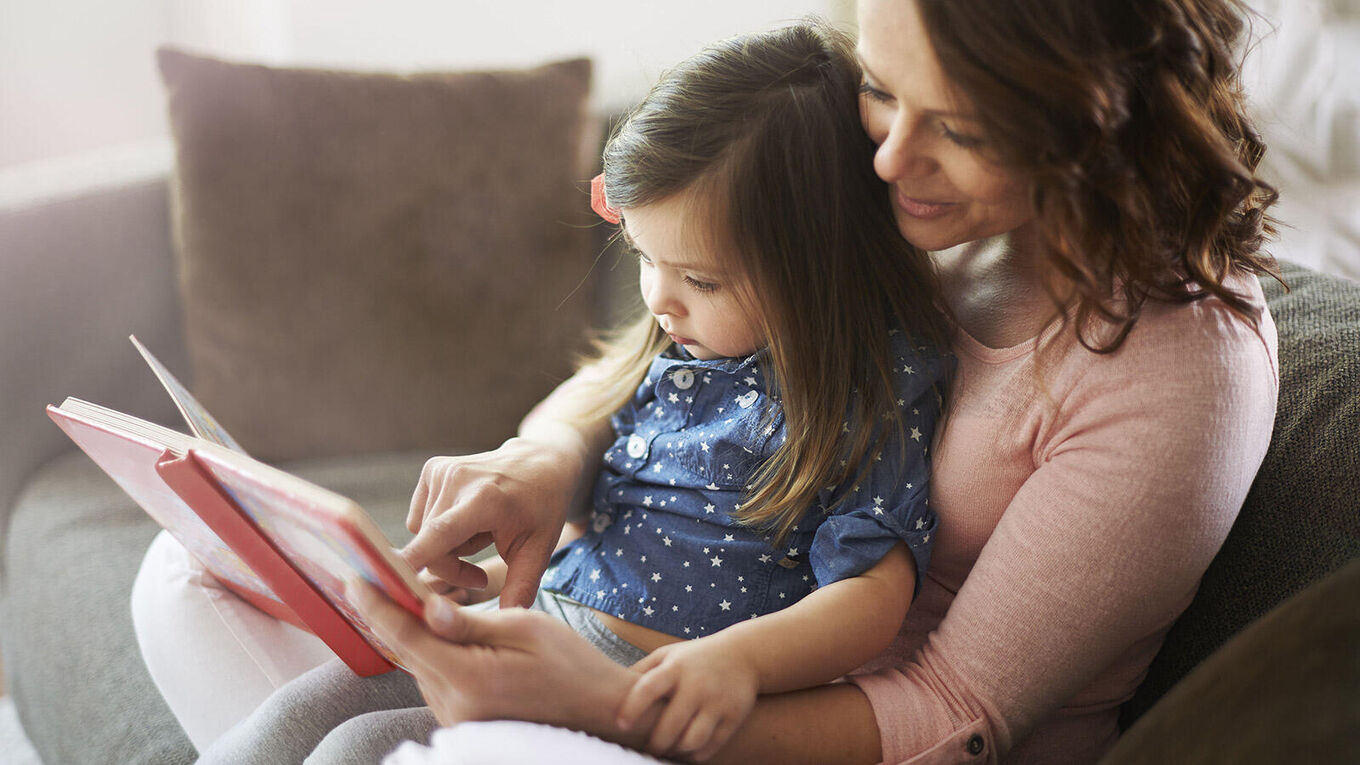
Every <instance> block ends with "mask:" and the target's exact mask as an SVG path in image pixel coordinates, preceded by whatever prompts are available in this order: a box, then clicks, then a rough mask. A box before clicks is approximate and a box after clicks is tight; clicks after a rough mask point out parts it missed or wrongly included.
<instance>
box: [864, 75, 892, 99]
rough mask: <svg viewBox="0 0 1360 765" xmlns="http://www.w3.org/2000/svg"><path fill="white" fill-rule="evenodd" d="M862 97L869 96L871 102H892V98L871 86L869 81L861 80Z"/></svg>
mask: <svg viewBox="0 0 1360 765" xmlns="http://www.w3.org/2000/svg"><path fill="white" fill-rule="evenodd" d="M859 92H860V95H864V96H868V97H869V99H870V100H872V101H877V102H879V103H883V104H886V103H888V102H889V101H892V96H891V95H888V94H887V93H886V92H884V91H882V90H879V89H878V88H876V87H874V86H873V85H870V84H869V81H868V80H861V81H860V83H859Z"/></svg>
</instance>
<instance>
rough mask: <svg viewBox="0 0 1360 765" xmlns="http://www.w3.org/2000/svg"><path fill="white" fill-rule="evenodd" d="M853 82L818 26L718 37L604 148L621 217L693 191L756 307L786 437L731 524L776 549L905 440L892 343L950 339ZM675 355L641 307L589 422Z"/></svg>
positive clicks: (614, 344) (602, 355)
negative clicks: (765, 536)
mask: <svg viewBox="0 0 1360 765" xmlns="http://www.w3.org/2000/svg"><path fill="white" fill-rule="evenodd" d="M859 77H860V73H859V69H858V66H857V64H856V63H855V59H854V55H853V47H852V44H851V42H850V40H849V39H848V38H847V37H846V36H844V35H843V34H841V33H839V32H837V31H835V30H834V29H832V28H830V27H829V26H827V25H825V24H823V23H820V22H817V21H813V20H805V21H803V22H800V23H797V24H794V25H791V26H787V27H783V28H780V29H776V30H772V31H769V32H763V33H758V34H751V35H745V36H742V37H736V38H733V39H729V40H725V41H723V42H720V43H717V44H715V45H713V46H711V47H709V48H707V49H706V50H704V51H703V52H701V53H700V54H698V55H696V56H694V57H693V58H691V59H689V60H687V61H685V62H684V63H682V64H680V65H679V66H677V67H676V68H674V69H672V70H671V71H669V72H668V73H666V74H665V75H664V76H663V77H662V78H661V81H660V82H659V83H657V85H656V86H655V87H654V88H653V89H652V91H651V92H650V94H649V95H648V96H647V98H646V99H645V100H644V101H643V102H642V103H641V104H640V105H639V106H638V107H637V108H636V109H634V110H633V111H632V113H631V114H629V115H628V117H627V118H626V119H625V120H624V121H623V122H622V123H621V124H620V125H619V126H618V128H617V129H616V131H615V132H614V134H613V135H612V137H611V138H610V140H609V142H608V144H607V145H606V148H605V151H604V174H605V182H606V186H607V195H608V199H609V203H610V205H611V206H614V207H618V208H622V209H623V216H624V219H625V220H626V219H627V215H628V209H629V208H632V207H638V206H641V205H646V204H649V203H653V202H658V201H661V200H663V199H666V198H668V197H671V196H673V195H675V194H678V193H681V192H685V191H694V192H697V193H695V194H693V195H692V198H694V199H699V200H701V203H700V206H701V207H703V208H704V209H697V210H695V211H694V220H695V221H702V222H704V223H706V224H709V225H710V227H711V231H710V232H709V236H708V241H710V242H712V243H713V244H714V245H715V247H717V248H719V249H718V250H717V251H719V252H721V253H723V255H724V256H728V255H730V257H731V258H732V265H733V266H734V267H733V268H731V271H732V272H733V273H736V274H741V275H744V276H746V277H747V281H748V283H749V287H750V292H751V294H753V295H754V296H756V297H755V299H756V300H758V302H759V304H760V305H759V309H760V310H759V312H758V315H760V316H762V317H763V320H764V324H765V335H766V337H767V338H768V352H769V357H770V363H771V365H772V366H773V370H772V371H773V377H774V379H773V381H769V382H767V386H769V385H771V384H772V387H774V388H777V395H778V397H779V399H780V401H781V403H782V406H783V414H784V422H785V427H786V438H785V440H784V442H783V444H782V445H781V446H780V447H779V448H778V449H777V450H776V452H775V454H774V455H773V457H772V458H771V459H770V460H768V461H767V462H766V463H765V465H764V466H763V467H762V469H761V470H760V472H759V473H758V474H757V478H756V481H755V485H754V487H753V488H752V489H751V491H750V493H749V494H748V496H747V497H745V498H744V500H743V502H742V510H741V512H740V514H739V516H738V517H739V518H740V519H741V520H742V521H743V522H744V523H747V524H750V525H755V526H760V527H763V528H766V529H769V530H770V531H771V532H772V533H773V534H774V535H775V537H776V538H777V539H779V540H781V541H782V539H783V538H784V537H785V536H786V535H787V533H788V531H789V530H790V529H791V528H792V527H793V526H794V525H796V524H797V523H798V520H799V518H801V517H802V515H803V514H804V512H805V511H806V510H807V509H808V508H809V507H812V506H813V504H814V503H815V500H816V495H817V493H818V491H820V490H823V489H825V488H826V487H827V486H834V485H838V484H842V483H844V482H846V480H847V479H848V478H850V477H853V476H854V475H856V474H857V473H858V471H859V470H860V468H861V466H862V465H864V464H865V463H867V462H869V457H870V456H872V455H873V454H874V453H876V451H877V450H878V449H880V448H881V445H882V443H883V440H884V439H885V438H886V437H887V435H888V434H889V430H888V428H889V427H892V426H893V425H894V424H895V425H896V427H898V428H900V422H895V421H894V418H896V417H897V413H898V407H897V406H896V405H895V399H896V396H895V394H894V389H893V383H892V369H893V366H894V362H895V359H894V357H893V354H892V352H891V350H890V346H889V342H890V341H889V332H890V331H891V330H894V329H898V330H901V331H904V332H906V333H907V334H908V337H909V339H910V341H911V342H912V343H913V344H915V345H920V346H923V347H924V346H929V347H931V348H942V347H943V343H944V338H945V336H946V334H945V331H944V325H943V318H942V315H941V314H940V312H939V310H938V309H937V307H936V298H937V294H938V293H937V288H936V282H935V277H934V274H933V271H932V268H931V266H930V264H929V261H928V260H927V258H926V255H925V254H924V253H923V252H921V251H919V250H917V249H915V248H913V247H912V246H910V245H909V244H907V242H906V241H905V240H904V239H903V238H902V236H901V234H899V233H898V230H897V226H896V223H895V222H894V219H893V214H892V209H891V207H890V202H889V195H888V192H887V187H886V186H885V185H884V183H883V182H882V181H881V180H879V179H878V178H877V177H876V176H875V175H874V173H873V153H874V145H873V143H872V142H871V141H870V140H869V138H868V136H867V135H866V134H865V132H864V130H863V128H862V127H861V125H860V122H859V119H858V117H857V114H858V95H857V91H858V85H859ZM668 342H669V341H668V339H667V338H666V336H665V335H664V334H663V333H662V332H661V331H660V329H659V327H658V326H657V322H656V320H655V319H654V318H653V317H652V316H651V315H649V314H646V313H645V312H644V313H643V314H641V315H640V316H639V317H638V318H637V321H636V322H634V323H633V324H632V325H630V326H628V327H626V328H624V329H623V330H621V331H620V332H618V333H616V334H614V335H613V336H611V337H609V338H607V339H606V340H605V341H603V342H602V343H601V344H600V345H599V346H598V355H597V356H596V357H594V358H593V359H590V360H589V362H588V363H590V364H592V365H594V366H593V369H594V371H596V372H597V373H598V375H599V376H598V377H597V378H596V379H598V380H600V381H601V382H600V384H599V385H598V386H596V390H595V395H594V399H593V401H592V402H591V403H592V404H593V406H592V411H591V412H590V413H589V414H587V415H586V418H594V417H599V416H601V415H602V414H604V413H606V412H613V411H614V410H616V409H617V408H618V407H620V406H621V405H623V403H624V402H626V401H627V400H628V398H629V397H630V396H632V395H633V394H634V392H635V391H636V389H637V386H638V383H639V382H640V381H641V379H642V377H643V375H644V373H645V371H646V370H647V367H648V365H649V363H650V361H651V359H652V358H653V357H654V356H656V354H657V353H659V352H661V351H662V350H663V349H664V348H665V347H666V346H667V344H668ZM766 377H767V378H768V377H769V375H766ZM767 392H776V391H773V390H768V391H767ZM847 416H848V429H847ZM885 421H886V425H885Z"/></svg>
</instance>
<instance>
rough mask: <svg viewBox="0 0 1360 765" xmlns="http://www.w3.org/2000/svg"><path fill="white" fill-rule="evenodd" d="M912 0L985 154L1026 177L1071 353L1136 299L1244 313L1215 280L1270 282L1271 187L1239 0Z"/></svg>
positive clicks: (1103, 331)
mask: <svg viewBox="0 0 1360 765" xmlns="http://www.w3.org/2000/svg"><path fill="white" fill-rule="evenodd" d="M904 1H905V0H904ZM914 1H915V2H917V4H918V7H919V8H920V10H921V15H922V19H923V21H924V23H925V26H926V29H927V33H928V35H929V36H930V39H931V42H932V44H933V45H934V48H935V52H936V55H937V56H938V57H939V60H940V64H941V67H942V68H943V70H944V71H945V72H946V74H947V76H948V77H949V78H950V79H951V81H952V82H953V83H954V84H955V85H956V86H957V87H958V88H959V89H960V91H961V92H962V93H963V94H964V95H965V96H966V97H967V99H968V100H969V102H970V105H971V106H972V108H973V110H974V112H975V114H976V115H977V116H978V118H979V120H980V121H981V123H982V128H983V132H984V134H985V135H986V137H987V144H988V148H989V150H991V151H993V152H995V153H996V157H995V158H996V160H997V161H999V162H1000V163H1002V164H1003V165H1005V166H1007V167H1009V168H1012V169H1014V170H1015V171H1016V172H1018V173H1020V174H1022V175H1024V176H1027V177H1029V178H1031V179H1032V180H1033V197H1032V203H1033V205H1034V209H1035V212H1036V216H1037V220H1036V223H1037V230H1038V232H1039V235H1040V237H1041V247H1042V250H1043V252H1042V256H1043V258H1044V262H1045V264H1046V267H1047V271H1048V277H1049V278H1048V280H1047V283H1048V284H1047V286H1048V289H1049V293H1050V297H1051V298H1052V299H1053V301H1054V303H1055V304H1056V305H1057V306H1058V307H1059V308H1060V309H1064V310H1066V309H1072V313H1071V315H1070V321H1071V322H1072V324H1073V325H1074V326H1075V327H1076V330H1077V337H1078V339H1079V340H1080V341H1081V343H1082V344H1083V345H1084V346H1086V347H1087V348H1089V349H1091V350H1094V351H1097V352H1101V353H1107V352H1112V351H1114V350H1116V349H1118V348H1119V346H1120V345H1121V344H1122V343H1123V341H1124V338H1125V337H1127V335H1128V333H1129V331H1130V330H1131V329H1132V328H1133V325H1134V324H1135V323H1136V322H1137V320H1138V316H1139V314H1140V312H1141V310H1142V307H1143V305H1144V304H1145V302H1146V301H1147V300H1149V299H1153V300H1160V301H1170V302H1190V301H1194V300H1198V299H1201V298H1203V297H1205V296H1209V295H1212V296H1214V297H1216V298H1219V299H1220V300H1222V301H1223V302H1224V303H1226V304H1227V305H1228V306H1229V307H1231V308H1232V309H1233V310H1234V311H1236V312H1238V313H1239V314H1241V315H1243V316H1244V317H1246V318H1247V319H1248V320H1249V321H1251V322H1253V323H1255V322H1256V320H1257V318H1258V317H1257V316H1256V315H1255V313H1254V312H1253V311H1252V309H1251V306H1250V304H1249V303H1248V301H1247V300H1246V299H1245V298H1244V297H1243V296H1241V295H1238V294H1235V293H1234V292H1233V291H1232V290H1231V289H1230V288H1229V287H1227V286H1225V284H1224V282H1225V280H1226V279H1227V278H1228V277H1229V276H1231V275H1234V274H1240V273H1254V274H1270V275H1272V276H1275V277H1276V278H1279V277H1278V273H1277V272H1276V270H1275V264H1274V260H1273V259H1272V258H1270V257H1269V256H1268V255H1266V254H1265V253H1263V252H1261V251H1260V250H1261V246H1262V244H1263V243H1264V241H1265V238H1266V237H1267V236H1269V235H1271V234H1273V233H1274V227H1273V222H1272V219H1271V218H1270V217H1269V216H1268V215H1267V213H1266V210H1267V208H1269V207H1270V205H1271V204H1272V203H1274V201H1275V199H1276V196H1277V194H1276V192H1275V190H1274V189H1273V188H1272V187H1270V186H1269V185H1267V184H1266V183H1264V182H1262V181H1261V180H1260V179H1259V178H1257V177H1256V175H1255V171H1256V168H1257V165H1258V164H1259V163H1260V161H1261V157H1262V156H1263V155H1264V153H1265V148H1266V147H1265V144H1264V143H1263V142H1262V141H1261V138H1260V136H1259V135H1258V134H1257V133H1256V131H1255V129H1254V128H1253V126H1252V124H1251V121H1250V120H1249V119H1248V117H1247V115H1246V109H1245V100H1244V97H1243V91H1242V86H1241V82H1240V78H1239V66H1238V59H1237V56H1239V55H1242V53H1243V50H1242V47H1241V42H1242V40H1241V38H1242V36H1243V32H1244V30H1245V29H1246V24H1245V20H1246V19H1247V18H1248V15H1247V14H1248V13H1249V10H1248V9H1247V8H1246V6H1245V5H1244V4H1243V3H1241V2H1238V0H1109V1H1104V2H1098V1H1096V0H914ZM1060 313H1063V312H1062V311H1060ZM1093 319H1094V320H1097V321H1094V322H1093V321H1092V320H1093ZM1064 320H1067V319H1064ZM1093 327H1094V328H1097V329H1098V330H1099V331H1097V332H1096V335H1097V336H1098V337H1099V338H1100V339H1096V338H1095V337H1093V335H1092V334H1091V331H1092V328H1093Z"/></svg>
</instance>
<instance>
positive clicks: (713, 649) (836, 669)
mask: <svg viewBox="0 0 1360 765" xmlns="http://www.w3.org/2000/svg"><path fill="white" fill-rule="evenodd" d="M915 578H916V565H915V560H914V559H913V558H912V555H911V553H910V552H909V551H908V550H907V548H906V546H905V545H904V544H901V543H899V544H897V545H895V546H894V547H893V548H892V549H891V550H890V551H889V553H888V554H887V555H886V556H885V557H884V558H883V559H882V560H881V561H880V562H879V563H877V564H876V565H875V566H873V567H872V568H870V569H869V570H868V571H866V572H864V573H863V574H861V575H859V576H854V577H850V578H848V579H843V580H840V581H837V582H834V583H832V584H829V585H827V586H825V587H822V588H820V589H818V590H816V591H814V592H812V593H811V594H810V595H808V596H807V597H805V598H803V599H802V600H801V601H799V602H798V603H796V604H794V605H792V606H789V607H788V608H785V609H783V610H780V611H776V612H774V613H772V614H768V615H765V616H762V617H760V618H758V619H752V620H750V621H747V622H741V623H738V624H735V625H733V626H731V627H728V628H726V629H724V630H722V631H721V632H718V633H717V634H714V635H711V636H708V637H703V638H698V639H696V640H689V641H685V642H681V643H672V644H670V645H667V646H663V647H662V648H660V649H657V650H656V651H655V652H653V653H652V654H651V655H650V656H648V657H647V658H645V659H643V660H642V661H640V662H638V663H637V664H636V665H634V667H633V669H635V670H637V671H639V672H642V673H644V674H643V675H642V677H641V678H639V679H638V681H637V683H636V684H634V685H633V688H632V690H631V691H630V692H629V694H628V696H627V698H626V699H625V701H624V703H623V704H622V706H621V707H620V708H619V715H618V716H619V726H620V727H621V728H622V729H624V730H627V729H628V728H630V727H632V724H633V723H634V722H635V721H636V720H637V719H638V718H639V717H641V716H642V715H643V714H644V713H645V712H647V710H649V709H650V708H652V706H653V705H654V704H655V703H656V702H658V701H662V700H666V701H665V705H664V709H663V710H662V711H660V716H659V718H658V719H657V720H656V721H655V724H654V725H651V726H649V727H651V731H652V733H651V736H650V739H649V742H648V749H649V750H650V751H652V752H656V753H665V754H670V755H677V754H678V755H692V756H694V757H695V758H696V759H700V760H702V759H706V758H708V757H709V756H711V755H713V754H714V753H715V752H717V750H718V749H719V748H721V747H722V746H723V745H724V744H725V743H726V742H727V740H728V739H729V738H730V737H731V736H732V734H733V733H734V732H735V731H736V730H737V728H738V726H739V725H740V724H741V723H742V721H743V720H744V719H745V718H746V716H747V714H748V713H750V711H751V709H752V707H753V705H754V704H755V701H756V696H757V694H768V693H782V692H785V691H793V690H799V689H803V688H809V687H812V686H815V685H821V684H822V683H827V682H830V681H832V680H835V679H836V678H838V677H841V676H843V675H845V674H847V673H849V672H851V671H852V670H854V669H856V668H858V667H860V666H862V665H863V664H864V663H865V662H867V661H869V660H870V659H872V658H873V657H874V656H877V655H878V654H879V653H880V652H882V650H883V649H884V648H886V647H887V646H888V644H889V643H890V642H891V641H892V638H893V636H894V635H896V634H897V631H898V629H899V628H900V627H901V625H902V619H903V617H904V616H905V615H906V611H907V607H908V605H910V603H911V594H912V591H913V589H914V586H915Z"/></svg>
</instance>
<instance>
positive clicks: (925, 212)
mask: <svg viewBox="0 0 1360 765" xmlns="http://www.w3.org/2000/svg"><path fill="white" fill-rule="evenodd" d="M893 201H894V202H896V203H897V207H898V209H900V210H901V211H902V212H904V213H906V214H907V215H910V216H911V217H913V218H920V219H923V220H930V219H931V218H938V217H940V216H942V215H947V214H948V213H949V212H950V211H951V210H953V209H954V208H955V207H957V206H958V203H957V202H926V201H923V200H920V199H912V198H911V197H909V196H907V195H906V194H903V193H902V191H901V190H900V189H894V190H893Z"/></svg>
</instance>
